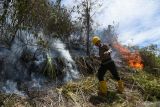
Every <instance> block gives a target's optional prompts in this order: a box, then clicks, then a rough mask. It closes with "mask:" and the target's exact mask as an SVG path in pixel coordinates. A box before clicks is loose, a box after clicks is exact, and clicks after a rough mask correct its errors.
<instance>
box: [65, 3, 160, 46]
mask: <svg viewBox="0 0 160 107" xmlns="http://www.w3.org/2000/svg"><path fill="white" fill-rule="evenodd" d="M74 1H75V0H62V2H63V4H64V5H66V6H67V7H68V8H69V7H72V6H74V5H75V4H76V3H75V2H74ZM76 1H81V0H76ZM101 3H103V5H102V6H101V7H100V8H97V9H96V8H95V10H96V14H95V15H94V16H93V19H94V21H95V22H96V23H98V24H99V25H100V26H99V27H100V28H105V27H107V25H108V24H111V25H112V24H113V22H114V23H116V24H119V27H118V31H117V32H118V37H119V41H120V42H122V43H123V44H131V45H141V46H145V45H149V44H151V43H152V44H158V45H159V47H160V0H101Z"/></svg>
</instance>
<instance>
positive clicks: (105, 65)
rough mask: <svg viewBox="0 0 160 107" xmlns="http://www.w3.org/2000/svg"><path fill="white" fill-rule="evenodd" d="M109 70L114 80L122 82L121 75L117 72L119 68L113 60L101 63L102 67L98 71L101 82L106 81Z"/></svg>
mask: <svg viewBox="0 0 160 107" xmlns="http://www.w3.org/2000/svg"><path fill="white" fill-rule="evenodd" d="M107 70H109V71H110V72H111V74H112V75H113V78H114V79H115V80H117V81H119V80H120V77H119V74H118V72H117V68H116V66H115V63H114V61H113V60H107V61H105V62H102V63H101V66H100V68H99V70H98V73H97V77H98V80H99V81H104V75H105V73H106V71H107Z"/></svg>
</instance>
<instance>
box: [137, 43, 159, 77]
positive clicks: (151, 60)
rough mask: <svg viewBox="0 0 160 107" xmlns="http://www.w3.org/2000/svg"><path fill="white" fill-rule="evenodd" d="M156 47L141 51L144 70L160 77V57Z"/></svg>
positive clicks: (152, 46)
mask: <svg viewBox="0 0 160 107" xmlns="http://www.w3.org/2000/svg"><path fill="white" fill-rule="evenodd" d="M157 52H158V48H157V46H156V45H150V46H148V47H145V48H142V49H141V50H140V55H141V57H142V60H143V64H144V70H145V71H147V72H150V73H152V74H156V75H157V74H158V75H160V57H159V56H158V55H157Z"/></svg>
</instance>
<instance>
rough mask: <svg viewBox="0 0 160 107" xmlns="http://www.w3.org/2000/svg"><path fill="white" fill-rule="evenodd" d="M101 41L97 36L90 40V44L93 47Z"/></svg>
mask: <svg viewBox="0 0 160 107" xmlns="http://www.w3.org/2000/svg"><path fill="white" fill-rule="evenodd" d="M100 41H101V39H100V38H99V37H98V36H94V37H93V38H92V43H93V44H94V45H95V44H96V43H97V42H100Z"/></svg>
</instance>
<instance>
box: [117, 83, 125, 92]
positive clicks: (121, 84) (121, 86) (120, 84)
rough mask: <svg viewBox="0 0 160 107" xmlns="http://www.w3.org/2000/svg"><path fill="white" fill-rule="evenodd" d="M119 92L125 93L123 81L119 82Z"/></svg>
mask: <svg viewBox="0 0 160 107" xmlns="http://www.w3.org/2000/svg"><path fill="white" fill-rule="evenodd" d="M117 88H118V92H119V93H123V91H124V83H123V81H122V80H119V81H118V87H117Z"/></svg>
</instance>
